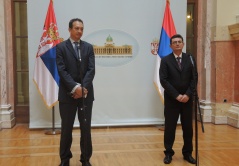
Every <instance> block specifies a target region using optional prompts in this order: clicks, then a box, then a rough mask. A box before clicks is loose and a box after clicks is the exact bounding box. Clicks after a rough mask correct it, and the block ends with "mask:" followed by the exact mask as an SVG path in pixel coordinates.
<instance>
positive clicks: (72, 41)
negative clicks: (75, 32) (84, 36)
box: [69, 38, 80, 45]
mask: <svg viewBox="0 0 239 166" xmlns="http://www.w3.org/2000/svg"><path fill="white" fill-rule="evenodd" d="M69 39H70V41H71V44H72V45H74V42H78V43H80V40H79V41H74V40H73V39H72V38H69Z"/></svg>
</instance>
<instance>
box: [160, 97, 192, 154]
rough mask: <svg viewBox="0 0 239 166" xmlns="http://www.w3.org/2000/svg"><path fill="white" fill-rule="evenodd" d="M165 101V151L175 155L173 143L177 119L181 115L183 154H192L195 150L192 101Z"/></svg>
mask: <svg viewBox="0 0 239 166" xmlns="http://www.w3.org/2000/svg"><path fill="white" fill-rule="evenodd" d="M165 103H166V104H165V110H164V116H165V130H164V147H165V151H164V153H165V155H170V156H173V155H174V150H173V144H174V140H175V132H176V126H177V121H178V118H179V115H180V120H181V125H182V130H183V141H184V145H183V148H182V154H183V155H184V156H188V155H191V154H192V151H193V144H192V139H193V126H192V101H188V103H180V102H178V101H174V102H173V103H171V104H169V103H167V101H166V100H165Z"/></svg>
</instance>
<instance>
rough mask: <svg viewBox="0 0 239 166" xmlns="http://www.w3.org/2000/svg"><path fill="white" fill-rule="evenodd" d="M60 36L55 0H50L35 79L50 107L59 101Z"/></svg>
mask: <svg viewBox="0 0 239 166" xmlns="http://www.w3.org/2000/svg"><path fill="white" fill-rule="evenodd" d="M61 41H62V39H61V38H60V37H59V33H58V28H57V23H56V17H55V12H54V8H53V1H52V0H50V3H49V6H48V11H47V15H46V19H45V23H44V27H43V34H42V37H41V39H40V44H39V47H38V51H37V55H36V61H35V68H34V76H33V81H34V83H35V84H36V86H37V89H38V91H39V93H40V95H41V97H42V99H43V101H44V103H45V104H46V106H47V107H48V108H51V107H53V106H54V105H55V104H56V103H57V101H58V89H59V79H60V77H59V75H58V71H57V66H56V45H57V44H58V43H60V42H61Z"/></svg>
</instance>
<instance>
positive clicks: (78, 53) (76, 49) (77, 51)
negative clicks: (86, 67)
mask: <svg viewBox="0 0 239 166" xmlns="http://www.w3.org/2000/svg"><path fill="white" fill-rule="evenodd" d="M74 44H75V47H74V50H75V53H76V57H77V58H78V59H79V60H81V59H80V50H79V49H78V47H79V45H80V44H79V43H78V42H74Z"/></svg>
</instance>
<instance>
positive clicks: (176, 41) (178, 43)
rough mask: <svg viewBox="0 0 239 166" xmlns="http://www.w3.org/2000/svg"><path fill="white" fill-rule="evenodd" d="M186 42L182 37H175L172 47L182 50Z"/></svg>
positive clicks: (174, 49)
mask: <svg viewBox="0 0 239 166" xmlns="http://www.w3.org/2000/svg"><path fill="white" fill-rule="evenodd" d="M183 46H184V43H183V41H182V39H181V38H173V39H172V44H171V45H170V47H171V48H172V50H173V51H182V50H183Z"/></svg>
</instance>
